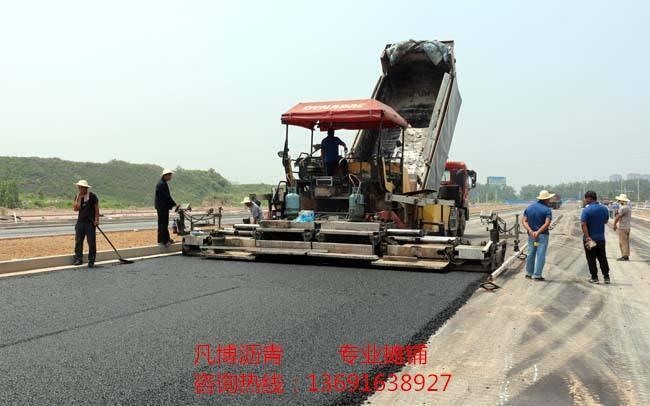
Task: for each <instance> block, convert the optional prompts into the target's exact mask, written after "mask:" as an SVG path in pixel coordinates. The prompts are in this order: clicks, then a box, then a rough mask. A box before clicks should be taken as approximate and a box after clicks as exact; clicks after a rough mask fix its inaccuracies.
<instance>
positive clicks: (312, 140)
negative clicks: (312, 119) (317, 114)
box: [309, 127, 314, 156]
mask: <svg viewBox="0 0 650 406" xmlns="http://www.w3.org/2000/svg"><path fill="white" fill-rule="evenodd" d="M313 154H314V128H313V127H312V129H311V144H310V145H309V156H312V155H313Z"/></svg>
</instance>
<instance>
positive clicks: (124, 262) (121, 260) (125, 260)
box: [97, 226, 133, 264]
mask: <svg viewBox="0 0 650 406" xmlns="http://www.w3.org/2000/svg"><path fill="white" fill-rule="evenodd" d="M97 229H98V230H99V232H100V233H102V235H103V236H104V238H106V241H108V243H109V244H110V245H111V247H112V248H113V251H115V253H116V254H117V257H118V258H119V260H120V262H121V263H123V264H132V263H133V261H131V260H130V259H124V258H122V256H121V255H120V253H119V252H118V251H117V249H116V248H115V246H114V245H113V243H112V242H111V240H109V239H108V236H106V234H104V232H103V231H102V229H101V228H99V226H97Z"/></svg>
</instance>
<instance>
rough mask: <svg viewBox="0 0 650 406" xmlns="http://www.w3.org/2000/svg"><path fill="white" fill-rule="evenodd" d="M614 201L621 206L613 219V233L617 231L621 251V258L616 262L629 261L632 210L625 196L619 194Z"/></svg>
mask: <svg viewBox="0 0 650 406" xmlns="http://www.w3.org/2000/svg"><path fill="white" fill-rule="evenodd" d="M616 201H618V202H619V203H620V205H621V208H620V209H619V210H618V213H617V214H616V218H615V219H614V231H616V230H617V229H618V246H619V247H620V249H621V257H620V258H618V259H617V261H629V260H630V229H631V228H632V208H631V207H630V204H629V203H630V199H628V197H627V195H626V194H624V193H621V194H620V195H618V196H616Z"/></svg>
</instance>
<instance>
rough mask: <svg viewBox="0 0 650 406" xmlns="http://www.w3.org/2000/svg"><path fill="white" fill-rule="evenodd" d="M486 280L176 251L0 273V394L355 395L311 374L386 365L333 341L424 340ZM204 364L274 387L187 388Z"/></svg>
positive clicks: (168, 400)
mask: <svg viewBox="0 0 650 406" xmlns="http://www.w3.org/2000/svg"><path fill="white" fill-rule="evenodd" d="M484 278H485V275H484V274H477V273H463V272H456V273H449V274H441V273H428V272H407V271H392V270H387V269H364V268H351V267H334V266H315V265H304V264H303V265H300V264H293V265H285V264H279V263H247V262H227V261H215V260H206V259H201V258H189V257H181V256H171V257H163V258H158V259H151V260H144V261H139V262H136V263H135V264H132V265H111V266H108V265H106V266H102V267H99V268H96V269H94V270H88V269H85V268H80V269H74V270H72V269H71V270H63V271H57V272H49V273H42V274H34V275H31V276H23V277H11V278H0V292H2V294H0V308H2V309H3V311H2V312H0V325H1V326H2V329H1V330H0V359H1V360H2V362H0V404H21V405H22V404H66V405H69V404H80V403H84V404H85V403H88V404H157V405H160V404H188V403H199V404H234V405H245V404H295V405H298V404H331V403H338V404H354V403H358V402H360V401H361V400H362V396H361V395H360V394H352V395H347V396H346V395H342V394H340V393H337V392H336V391H335V390H331V391H327V390H326V389H323V391H322V392H324V393H312V392H310V391H309V390H308V388H309V385H310V381H309V374H312V373H313V374H318V376H322V375H321V374H323V373H329V374H332V375H335V374H338V373H346V374H347V373H359V374H362V373H363V372H368V371H371V368H375V369H373V370H372V371H375V372H376V371H377V368H384V367H378V366H373V365H371V364H362V363H361V361H360V360H359V361H358V362H356V363H355V364H354V365H353V366H349V365H347V364H345V363H344V362H343V361H342V359H341V356H340V355H339V353H338V348H339V346H341V345H344V344H350V345H354V346H359V347H363V348H365V346H367V345H368V344H371V345H372V344H377V345H378V346H380V348H381V347H382V346H383V345H385V344H390V345H393V344H402V345H406V344H408V343H411V344H414V343H418V342H422V341H423V340H424V341H426V339H427V338H428V337H429V336H430V335H431V334H432V333H433V332H434V331H435V329H436V328H438V327H439V326H440V325H441V324H442V323H443V322H444V321H445V320H446V319H448V318H449V317H450V315H451V314H453V312H454V311H455V310H456V309H457V308H459V307H460V306H461V305H462V303H464V301H465V300H466V299H467V298H468V297H469V296H470V295H471V294H472V292H474V291H475V289H476V286H477V283H478V282H479V281H480V280H482V279H484ZM200 343H209V344H211V345H212V346H213V354H214V349H215V348H216V346H217V345H218V344H222V345H227V344H235V345H238V346H242V345H246V344H262V345H266V344H268V343H276V344H278V345H279V346H281V348H282V351H283V356H282V361H281V366H276V365H274V364H267V365H260V366H257V365H236V366H233V365H230V364H226V363H224V364H222V365H221V366H219V365H215V366H209V365H208V364H207V362H205V360H202V362H200V363H199V364H198V366H195V365H194V359H195V349H196V345H197V344H200ZM387 368H393V367H391V366H388V367H387ZM397 369H398V368H397ZM202 372H205V373H215V374H219V373H224V372H226V373H234V374H244V373H247V374H257V375H258V376H263V374H264V373H268V374H271V373H274V372H275V373H279V374H282V377H283V382H284V388H285V389H284V390H285V393H284V394H263V395H255V394H242V395H226V394H217V393H215V394H214V395H195V393H194V392H195V387H194V382H195V375H194V374H195V373H196V374H199V373H202ZM322 385H324V382H321V381H319V388H320V387H323V386H322ZM319 390H320V389H319ZM215 391H217V389H216V388H215Z"/></svg>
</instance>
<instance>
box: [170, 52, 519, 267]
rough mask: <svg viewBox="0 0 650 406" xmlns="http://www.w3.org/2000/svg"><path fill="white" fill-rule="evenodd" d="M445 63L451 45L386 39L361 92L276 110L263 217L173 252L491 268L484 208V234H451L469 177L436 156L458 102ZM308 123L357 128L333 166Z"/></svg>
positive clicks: (497, 249)
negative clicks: (294, 144) (279, 175)
mask: <svg viewBox="0 0 650 406" xmlns="http://www.w3.org/2000/svg"><path fill="white" fill-rule="evenodd" d="M455 63H456V61H455V56H454V44H453V41H443V42H440V41H413V40H410V41H403V42H400V43H396V44H389V45H387V46H386V47H385V49H384V50H383V52H382V55H381V65H382V75H381V76H380V78H379V80H378V82H377V84H376V86H375V89H374V91H373V93H372V98H370V99H355V100H339V101H325V102H309V103H298V104H297V105H295V106H294V107H293V108H291V109H290V110H289V111H287V112H286V113H284V114H282V116H281V123H282V124H283V125H284V126H285V137H284V148H283V149H282V150H281V151H280V152H278V156H279V158H280V159H281V162H282V167H283V169H284V174H285V178H284V179H283V180H282V181H280V182H279V183H278V184H277V186H276V187H275V188H273V190H272V191H271V193H269V194H268V195H267V196H265V200H267V201H268V214H267V218H268V219H267V220H263V221H261V222H260V223H259V224H246V223H242V224H235V225H234V226H232V227H224V228H221V227H219V229H216V230H211V231H201V230H190V231H189V232H188V233H186V234H185V235H184V236H183V253H184V254H186V255H202V256H205V257H208V258H216V259H241V260H254V259H262V258H264V257H267V256H286V257H288V256H301V257H312V258H325V259H346V260H357V261H364V262H367V263H369V264H370V265H373V266H384V267H392V268H419V269H428V270H441V269H450V268H462V269H466V270H470V269H475V270H481V271H486V270H493V269H495V268H496V267H498V266H499V265H500V264H501V263H502V261H503V259H504V256H505V248H506V242H505V241H504V240H501V239H500V234H501V233H502V232H504V231H505V223H504V222H503V221H502V220H501V219H500V218H499V217H498V216H497V215H496V214H495V213H491V212H490V213H482V214H481V219H482V221H484V222H486V223H488V224H489V225H490V226H491V227H492V229H491V231H490V238H489V240H486V241H482V242H480V243H478V244H473V243H471V242H470V241H468V240H466V239H464V238H461V235H462V234H463V231H464V224H465V221H466V220H467V218H468V217H469V210H468V200H467V198H468V190H467V189H468V188H469V186H468V183H467V182H468V179H470V178H472V176H473V181H472V183H473V184H475V179H476V178H475V173H474V174H473V175H472V172H471V171H468V170H467V168H466V166H465V165H464V164H462V165H461V164H460V163H448V162H447V157H448V153H449V148H450V145H451V141H452V138H453V132H454V127H455V125H456V120H457V118H458V113H459V110H460V105H461V97H460V93H459V90H458V83H457V79H456V70H455ZM290 127H298V128H302V129H303V132H305V133H306V134H304V135H302V136H303V137H305V136H308V135H309V136H310V140H311V142H310V147H309V150H308V151H303V152H301V153H299V154H298V155H297V156H295V157H292V151H290V149H289V129H290ZM305 130H306V131H305ZM318 130H320V131H323V132H325V131H327V132H329V131H340V130H356V131H357V133H356V136H355V138H354V141H353V142H352V145H351V148H350V150H349V151H344V153H343V154H342V155H339V158H338V161H336V162H335V165H334V166H333V167H332V165H331V163H330V164H329V166H326V165H325V162H324V159H323V156H322V155H323V151H322V147H323V144H322V143H318V142H315V140H314V137H315V131H318ZM316 141H318V140H316ZM346 146H347V144H346ZM338 152H340V150H339V151H338ZM452 173H453V175H452ZM445 176H447V178H446V179H444V177H445ZM461 180H462V181H461ZM258 197H259V196H258Z"/></svg>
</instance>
